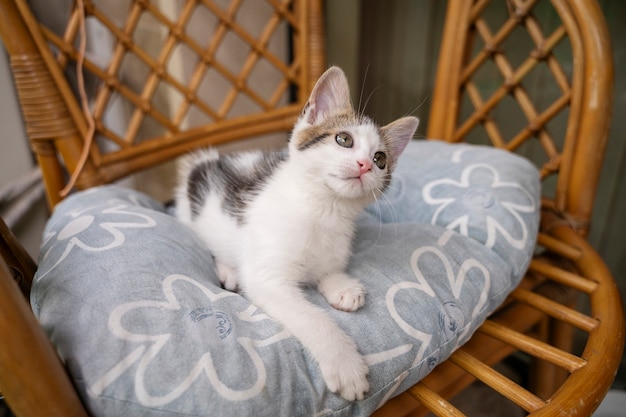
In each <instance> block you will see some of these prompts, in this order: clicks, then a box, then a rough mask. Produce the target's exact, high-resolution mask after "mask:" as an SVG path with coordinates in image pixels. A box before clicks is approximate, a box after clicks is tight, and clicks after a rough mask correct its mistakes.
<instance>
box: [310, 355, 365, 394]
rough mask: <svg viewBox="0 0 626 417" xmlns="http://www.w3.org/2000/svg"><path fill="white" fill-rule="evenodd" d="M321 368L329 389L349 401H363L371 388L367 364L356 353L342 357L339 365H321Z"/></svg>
mask: <svg viewBox="0 0 626 417" xmlns="http://www.w3.org/2000/svg"><path fill="white" fill-rule="evenodd" d="M320 368H321V371H322V376H323V377H324V381H325V382H326V386H327V387H328V389H329V390H330V391H331V392H335V393H336V392H338V393H339V394H340V395H341V396H342V397H343V398H345V399H346V400H348V401H355V400H362V399H363V398H364V397H365V393H366V392H367V391H368V390H369V388H370V385H369V382H368V381H367V373H368V367H367V363H365V359H363V357H362V356H361V355H359V354H358V353H356V352H355V354H354V355H344V356H342V357H341V358H340V359H339V361H338V362H337V363H324V364H322V363H320Z"/></svg>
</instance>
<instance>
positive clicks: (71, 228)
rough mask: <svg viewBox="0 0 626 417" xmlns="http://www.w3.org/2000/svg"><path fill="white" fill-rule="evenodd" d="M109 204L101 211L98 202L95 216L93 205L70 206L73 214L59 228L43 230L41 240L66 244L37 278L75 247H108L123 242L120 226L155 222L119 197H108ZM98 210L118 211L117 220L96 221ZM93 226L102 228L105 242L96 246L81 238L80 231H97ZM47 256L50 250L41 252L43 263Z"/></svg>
mask: <svg viewBox="0 0 626 417" xmlns="http://www.w3.org/2000/svg"><path fill="white" fill-rule="evenodd" d="M129 199H130V200H131V201H132V200H133V196H129ZM110 204H114V205H113V206H111V207H108V208H105V209H104V210H101V211H100V207H101V206H97V207H98V212H97V213H95V216H94V215H92V214H88V213H89V212H90V211H92V210H93V208H92V207H88V208H86V209H80V210H73V211H71V212H69V213H68V216H70V217H72V219H73V220H71V221H69V222H68V223H67V224H65V225H64V226H63V228H62V229H61V230H59V231H54V232H49V233H47V234H46V236H45V237H44V244H45V242H46V241H48V240H50V239H57V240H58V241H67V244H66V245H65V249H64V250H63V253H62V254H61V255H60V256H59V258H58V259H57V261H56V262H55V263H54V264H53V265H52V266H51V267H50V269H48V270H47V271H46V272H43V273H40V274H39V279H42V278H43V277H45V276H46V275H48V274H49V273H50V272H51V271H52V270H54V269H55V268H56V267H57V266H59V264H60V263H61V262H63V261H64V260H65V259H66V258H67V257H68V255H69V254H70V253H71V252H72V250H73V249H74V248H79V249H82V250H84V251H87V252H103V251H108V250H110V249H113V248H117V247H119V246H122V245H123V244H124V242H125V241H126V237H125V236H124V233H123V232H122V230H123V229H129V228H132V229H136V228H151V227H154V226H155V225H156V221H155V220H154V219H153V218H152V217H150V216H148V215H145V214H141V213H136V212H133V211H129V210H128V209H129V205H128V203H126V202H122V201H121V200H115V201H110ZM134 204H136V203H134ZM100 213H101V214H113V215H119V216H120V220H119V221H116V222H101V223H98V222H95V219H96V218H97V217H98V214H100ZM129 217H130V219H129ZM131 219H132V220H131ZM124 220H125V221H124ZM94 229H97V230H99V231H101V232H102V237H101V240H102V242H106V243H104V244H102V245H99V246H95V245H91V244H89V243H87V241H86V239H81V235H83V236H90V237H93V236H94V235H97V232H95V231H94ZM53 248H55V246H53ZM49 256H51V250H49V251H48V252H46V253H45V254H44V255H43V257H42V261H41V262H42V263H43V262H44V261H45V260H46V258H47V257H49Z"/></svg>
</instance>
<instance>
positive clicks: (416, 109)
mask: <svg viewBox="0 0 626 417" xmlns="http://www.w3.org/2000/svg"><path fill="white" fill-rule="evenodd" d="M429 98H430V97H429V96H426V97H424V99H423V100H422V101H421V102H420V104H418V105H417V106H416V107H414V108H413V110H411V111H410V112H408V113H405V114H404V116H413V115H414V114H415V113H417V111H418V110H419V109H420V108H421V107H422V106H423V105H424V104H425V103H426V102H427V101H428V99H429Z"/></svg>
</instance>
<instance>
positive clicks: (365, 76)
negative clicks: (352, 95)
mask: <svg viewBox="0 0 626 417" xmlns="http://www.w3.org/2000/svg"><path fill="white" fill-rule="evenodd" d="M369 70H370V64H367V67H365V74H364V75H363V82H362V83H361V92H360V93H359V105H358V106H357V108H356V113H357V114H361V115H362V114H363V112H362V111H361V100H363V91H364V90H365V82H366V81H367V74H368V73H369Z"/></svg>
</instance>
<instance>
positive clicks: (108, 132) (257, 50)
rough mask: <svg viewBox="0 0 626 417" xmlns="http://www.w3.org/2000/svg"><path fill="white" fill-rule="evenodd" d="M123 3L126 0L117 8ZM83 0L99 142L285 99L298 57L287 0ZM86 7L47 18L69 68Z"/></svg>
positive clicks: (124, 144)
mask: <svg viewBox="0 0 626 417" xmlns="http://www.w3.org/2000/svg"><path fill="white" fill-rule="evenodd" d="M120 3H124V4H123V5H122V6H125V7H120ZM130 3H131V2H123V1H116V2H103V1H100V2H94V1H92V0H85V1H84V5H85V7H84V17H85V19H84V20H85V26H86V34H87V35H86V39H87V47H86V51H85V61H84V73H85V75H86V77H87V91H88V93H89V95H90V106H91V109H92V114H93V118H94V121H95V127H96V131H97V134H98V137H99V144H100V151H107V152H111V151H117V150H122V151H123V150H124V149H127V148H130V147H132V146H133V145H134V144H136V143H137V142H138V141H145V140H149V139H150V138H153V137H162V136H168V135H172V134H175V133H177V132H180V131H184V130H188V129H192V128H194V127H197V126H200V125H203V124H207V123H216V122H221V121H225V120H230V119H236V118H238V117H242V116H249V115H254V114H258V113H261V112H269V111H271V110H272V109H277V108H279V107H281V106H284V105H286V104H288V103H289V100H290V93H291V91H292V89H293V88H294V87H296V86H297V83H298V80H297V78H296V77H297V74H298V71H299V66H300V64H301V63H300V62H299V61H298V59H297V57H294V59H293V60H291V62H290V60H289V58H290V55H292V51H291V46H292V45H291V44H290V42H289V35H290V33H296V32H297V31H298V30H299V28H298V20H297V19H296V15H295V12H294V10H293V7H292V4H291V3H292V2H291V0H268V1H267V2H265V1H257V0H238V1H225V0H201V1H198V0H189V1H184V0H179V1H149V0H143V1H136V2H133V3H132V4H130ZM81 19H82V12H81V10H80V9H79V8H74V9H73V11H72V13H71V15H70V16H69V18H68V20H67V25H66V26H65V28H63V30H62V33H61V31H59V30H58V29H57V30H56V31H53V30H52V29H51V28H48V27H45V26H44V27H43V33H44V36H45V37H46V38H47V40H48V41H49V42H50V43H51V44H52V45H53V47H54V49H55V50H56V51H57V59H58V62H59V64H60V65H61V67H62V68H64V69H65V70H66V72H70V73H71V72H72V71H74V70H75V63H76V61H77V59H78V57H79V53H80V49H79V47H78V45H79V40H80V25H81Z"/></svg>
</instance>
